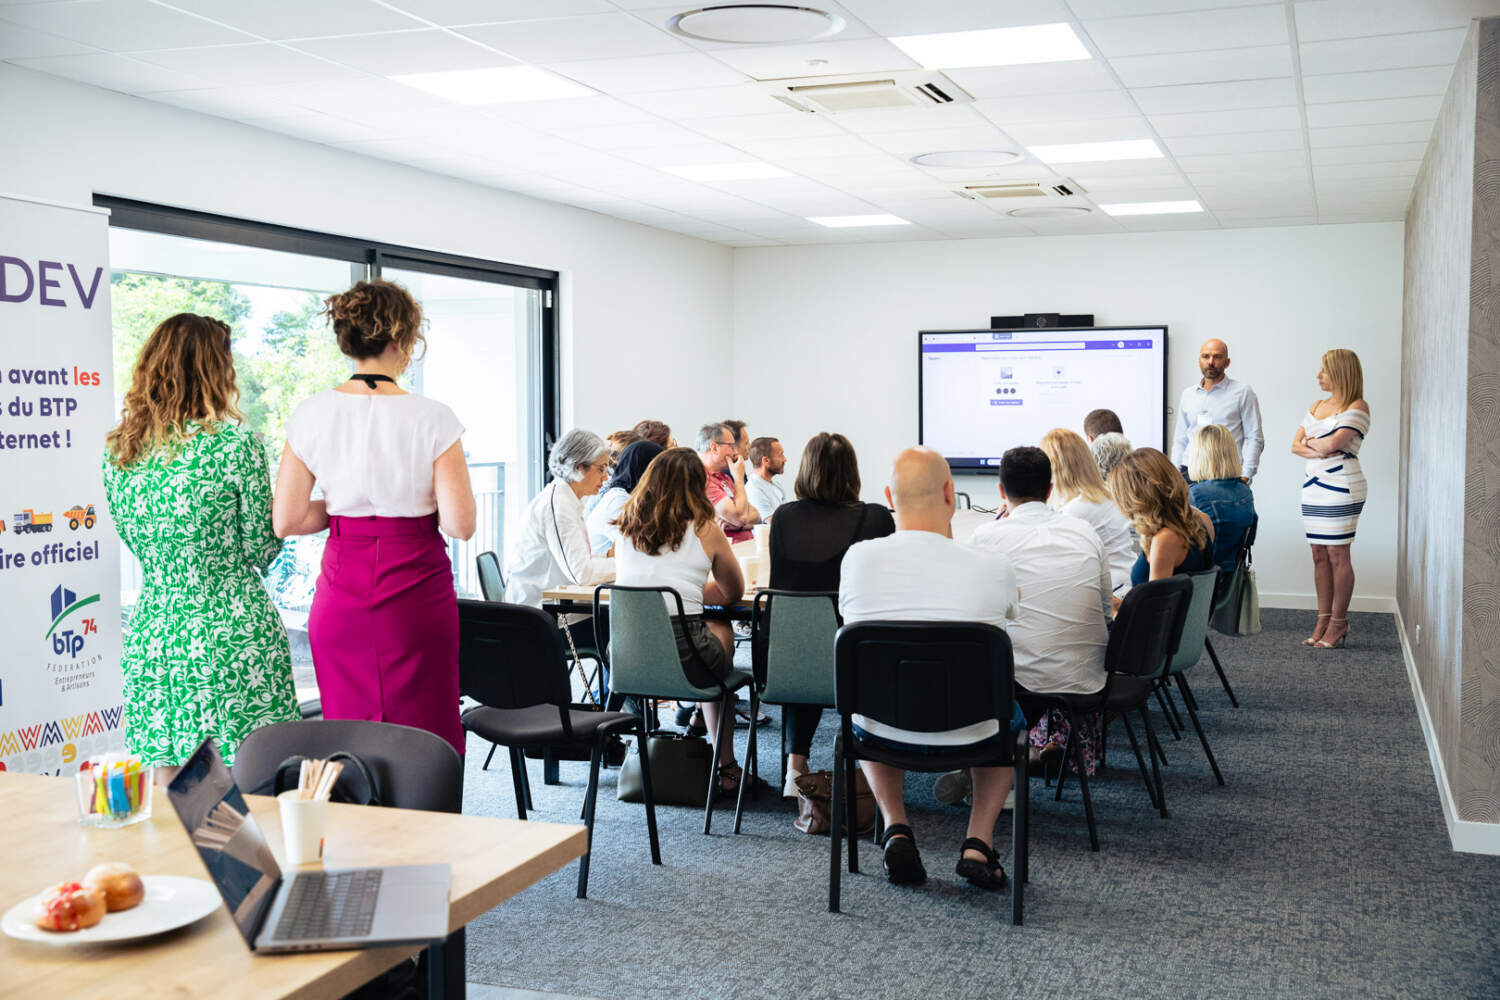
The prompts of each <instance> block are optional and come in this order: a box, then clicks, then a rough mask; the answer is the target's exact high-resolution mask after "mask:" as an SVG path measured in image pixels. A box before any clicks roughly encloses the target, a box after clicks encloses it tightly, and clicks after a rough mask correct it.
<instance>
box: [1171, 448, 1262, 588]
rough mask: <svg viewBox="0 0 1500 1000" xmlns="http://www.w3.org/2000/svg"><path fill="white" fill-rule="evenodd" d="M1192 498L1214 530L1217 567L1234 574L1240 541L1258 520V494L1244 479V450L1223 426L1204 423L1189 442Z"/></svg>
mask: <svg viewBox="0 0 1500 1000" xmlns="http://www.w3.org/2000/svg"><path fill="white" fill-rule="evenodd" d="M1187 459H1188V478H1189V479H1191V480H1192V481H1193V484H1192V486H1190V487H1188V495H1189V496H1190V497H1191V498H1192V503H1193V506H1194V507H1196V508H1198V509H1199V510H1201V511H1203V513H1205V514H1207V515H1208V519H1209V520H1210V521H1211V522H1213V528H1214V553H1213V559H1214V564H1215V565H1217V566H1218V567H1219V569H1220V570H1222V571H1223V572H1225V573H1232V572H1234V558H1235V552H1236V550H1237V549H1238V548H1239V545H1240V538H1241V537H1242V536H1243V535H1244V534H1245V532H1246V531H1247V530H1248V529H1249V528H1250V525H1251V524H1252V523H1254V521H1255V494H1254V493H1253V492H1251V490H1250V485H1249V484H1248V483H1246V482H1245V480H1244V478H1243V477H1242V476H1241V474H1240V473H1241V468H1240V448H1239V445H1237V444H1235V441H1234V436H1233V435H1231V434H1230V433H1229V428H1228V427H1225V426H1224V425H1223V424H1204V425H1202V426H1200V427H1199V428H1198V429H1197V430H1196V431H1194V432H1193V436H1192V438H1191V440H1189V442H1188V453H1187Z"/></svg>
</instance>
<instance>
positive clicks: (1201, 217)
mask: <svg viewBox="0 0 1500 1000" xmlns="http://www.w3.org/2000/svg"><path fill="white" fill-rule="evenodd" d="M1115 221H1116V222H1118V223H1119V224H1120V226H1121V227H1122V228H1123V229H1125V230H1126V231H1127V232H1132V233H1160V232H1166V231H1169V230H1173V229H1218V228H1219V220H1218V219H1216V218H1214V215H1213V213H1212V212H1183V213H1178V214H1173V215H1126V216H1122V217H1120V218H1118V219H1116V220H1115Z"/></svg>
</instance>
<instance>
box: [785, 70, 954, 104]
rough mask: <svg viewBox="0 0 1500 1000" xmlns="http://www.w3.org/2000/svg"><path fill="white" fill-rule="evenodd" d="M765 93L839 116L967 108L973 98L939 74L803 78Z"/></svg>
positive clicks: (911, 73) (913, 73)
mask: <svg viewBox="0 0 1500 1000" xmlns="http://www.w3.org/2000/svg"><path fill="white" fill-rule="evenodd" d="M764 86H765V87H766V90H767V93H769V94H770V95H771V96H772V97H774V98H776V100H778V101H780V102H781V103H783V104H785V105H787V106H789V107H793V108H796V109H797V110H799V111H811V112H821V113H823V114H839V113H840V112H844V111H879V110H884V109H889V108H913V107H917V108H931V107H941V106H944V105H951V104H971V103H973V101H974V98H973V97H971V96H970V95H968V94H966V93H965V92H964V91H963V89H962V88H961V87H959V86H958V85H957V84H955V83H954V82H953V81H952V80H950V79H948V78H947V77H945V76H943V74H941V73H932V72H926V71H921V70H915V71H912V72H909V73H888V74H887V73H882V74H880V75H879V76H873V77H871V76H837V77H828V76H824V77H804V78H802V79H797V80H771V81H767V82H766V83H765V84H764Z"/></svg>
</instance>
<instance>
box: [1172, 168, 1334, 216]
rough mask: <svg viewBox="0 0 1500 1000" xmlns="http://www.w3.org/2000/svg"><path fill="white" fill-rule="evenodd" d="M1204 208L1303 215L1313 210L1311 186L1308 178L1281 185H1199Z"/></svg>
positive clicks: (1219, 210)
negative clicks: (1206, 206)
mask: <svg viewBox="0 0 1500 1000" xmlns="http://www.w3.org/2000/svg"><path fill="white" fill-rule="evenodd" d="M1196 187H1197V190H1198V195H1199V196H1200V197H1201V198H1202V200H1203V203H1204V204H1205V205H1208V206H1210V207H1211V208H1212V209H1213V210H1214V211H1215V212H1231V211H1240V212H1249V211H1252V210H1253V211H1262V212H1265V211H1269V212H1270V213H1271V214H1274V215H1301V214H1303V213H1304V212H1310V211H1312V208H1313V194H1312V185H1311V184H1309V183H1308V181H1307V178H1306V176H1302V177H1298V178H1296V179H1295V180H1292V181H1289V182H1285V183H1280V184H1270V183H1263V184H1232V185H1210V184H1198V185H1196Z"/></svg>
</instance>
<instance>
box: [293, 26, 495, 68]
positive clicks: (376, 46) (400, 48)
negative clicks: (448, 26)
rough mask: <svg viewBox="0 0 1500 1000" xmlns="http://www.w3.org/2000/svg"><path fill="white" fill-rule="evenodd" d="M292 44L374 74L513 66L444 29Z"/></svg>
mask: <svg viewBox="0 0 1500 1000" xmlns="http://www.w3.org/2000/svg"><path fill="white" fill-rule="evenodd" d="M292 47H293V48H296V49H300V50H301V51H303V52H308V53H311V54H312V55H315V56H321V57H322V58H324V59H332V60H333V61H334V62H337V63H341V64H342V65H345V66H348V67H350V68H352V69H358V70H363V71H364V72H366V73H374V74H375V75H377V76H399V75H401V74H404V73H440V72H443V71H445V70H461V69H484V68H487V67H490V66H513V65H515V60H514V59H509V58H507V57H505V56H502V55H500V54H499V53H497V52H491V51H490V50H489V49H486V48H485V47H484V46H482V45H477V44H475V43H474V42H471V41H469V40H468V39H465V38H459V37H458V36H456V35H452V34H449V33H448V32H446V31H436V30H424V31H397V32H390V33H387V34H382V35H357V36H354V37H351V38H320V39H316V40H313V41H307V42H295V43H293V45H292Z"/></svg>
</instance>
